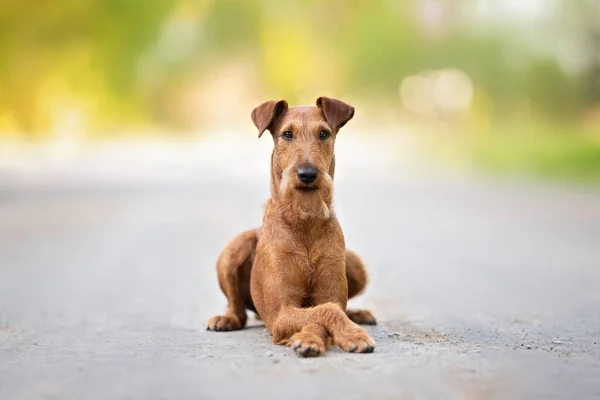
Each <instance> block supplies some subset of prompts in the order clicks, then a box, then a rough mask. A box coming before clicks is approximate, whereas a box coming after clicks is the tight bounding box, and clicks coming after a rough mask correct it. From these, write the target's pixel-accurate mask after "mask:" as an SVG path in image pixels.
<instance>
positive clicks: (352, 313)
mask: <svg viewBox="0 0 600 400" xmlns="http://www.w3.org/2000/svg"><path fill="white" fill-rule="evenodd" d="M346 315H347V316H348V318H350V319H351V320H352V321H353V322H355V323H357V324H359V325H377V320H376V319H375V317H374V316H373V314H372V313H371V311H369V310H352V309H349V310H346Z"/></svg>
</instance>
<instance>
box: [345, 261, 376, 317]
mask: <svg viewBox="0 0 600 400" xmlns="http://www.w3.org/2000/svg"><path fill="white" fill-rule="evenodd" d="M346 278H347V279H348V298H352V297H354V296H357V295H359V294H361V293H362V292H363V291H364V290H365V287H366V286H367V282H368V276H367V270H366V268H365V265H364V264H363V262H362V260H361V259H360V257H359V256H358V255H357V254H356V253H355V252H353V251H351V250H348V249H346ZM346 315H348V318H350V319H351V320H352V321H354V322H356V323H357V324H361V325H375V324H376V323H377V321H376V320H375V317H374V316H373V314H372V313H371V312H370V311H368V310H357V309H347V310H346Z"/></svg>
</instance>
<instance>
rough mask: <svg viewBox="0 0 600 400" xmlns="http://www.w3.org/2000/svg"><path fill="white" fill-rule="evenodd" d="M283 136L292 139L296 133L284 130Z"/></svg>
mask: <svg viewBox="0 0 600 400" xmlns="http://www.w3.org/2000/svg"><path fill="white" fill-rule="evenodd" d="M281 136H282V137H283V138H284V139H286V140H292V139H293V138H294V135H293V134H292V132H290V131H285V132H283V133H282V134H281Z"/></svg>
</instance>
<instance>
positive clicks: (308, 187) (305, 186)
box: [296, 185, 319, 193]
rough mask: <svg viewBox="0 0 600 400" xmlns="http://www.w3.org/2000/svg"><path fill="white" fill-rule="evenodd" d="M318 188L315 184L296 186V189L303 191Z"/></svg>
mask: <svg viewBox="0 0 600 400" xmlns="http://www.w3.org/2000/svg"><path fill="white" fill-rule="evenodd" d="M318 189H319V188H318V187H317V186H314V185H302V186H296V190H299V191H301V192H304V193H309V192H314V191H315V190H318Z"/></svg>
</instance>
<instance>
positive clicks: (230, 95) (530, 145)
mask: <svg viewBox="0 0 600 400" xmlns="http://www.w3.org/2000/svg"><path fill="white" fill-rule="evenodd" d="M319 96H328V97H335V98H339V99H341V100H343V101H346V102H348V103H350V104H352V105H353V106H355V107H356V114H355V117H354V119H353V120H352V121H350V122H349V123H348V124H347V125H346V126H345V127H344V128H343V129H342V131H341V132H340V135H339V137H338V139H337V141H336V176H335V180H336V188H335V191H336V197H335V211H336V215H337V217H338V218H339V220H340V222H341V225H342V227H343V229H344V236H345V238H346V244H347V246H348V247H349V248H351V249H353V250H355V251H357V252H358V253H359V254H360V255H361V257H363V259H364V260H365V264H366V265H367V268H368V271H369V273H370V280H371V284H370V285H369V286H368V288H367V291H366V293H365V294H364V296H360V297H359V298H358V299H356V300H354V299H353V300H352V301H351V303H350V304H351V306H352V307H357V306H358V307H363V306H364V307H366V308H369V309H371V310H372V311H373V312H374V314H375V315H376V317H377V319H378V326H377V327H372V328H369V329H371V330H370V332H371V333H373V335H374V336H373V337H374V338H375V339H376V340H377V343H378V350H376V352H375V353H374V354H372V355H370V357H365V358H360V361H358V360H359V359H358V358H353V355H346V354H342V353H333V352H332V354H331V356H330V355H329V354H328V356H327V358H326V359H324V360H317V361H316V362H315V363H314V364H310V360H309V361H308V362H309V363H303V362H297V360H296V359H295V358H293V357H291V356H288V357H286V356H287V355H288V354H291V353H289V352H288V350H289V349H285V348H282V347H281V346H273V345H272V344H271V341H270V337H269V335H268V333H267V332H265V331H264V330H263V329H262V328H260V329H247V330H244V331H241V332H231V333H223V332H221V333H218V334H217V333H214V332H207V331H205V330H204V328H205V325H206V322H207V320H208V319H209V318H210V317H212V316H214V315H217V314H221V313H223V311H224V310H225V307H226V302H225V297H224V296H223V295H222V293H221V292H220V289H219V286H218V284H217V277H216V269H215V262H216V260H217V257H218V256H219V253H220V252H221V250H222V249H223V248H224V246H225V245H226V243H227V242H228V241H229V240H230V239H231V238H232V237H233V236H234V235H236V234H237V233H239V232H241V231H242V230H246V229H249V228H251V227H255V226H258V225H260V223H261V218H262V211H263V208H262V205H263V204H264V202H265V200H266V199H267V197H268V196H269V189H270V188H269V179H268V177H269V171H270V170H269V162H270V153H271V151H272V146H273V143H272V141H271V140H270V138H269V137H268V136H269V135H263V137H262V138H261V139H260V140H259V139H258V138H257V130H256V128H255V127H254V125H253V124H252V121H251V118H250V113H251V110H252V109H253V108H254V107H256V106H257V105H258V104H260V103H262V102H263V101H266V100H270V99H286V100H288V102H289V103H290V104H294V105H295V104H315V101H316V99H317V98H318V97H319ZM599 182H600V1H598V0H368V1H367V0H327V1H324V0H286V1H277V0H102V1H100V0H53V1H48V0H45V1H44V0H20V1H19V0H0V377H1V378H4V380H3V381H2V379H1V378H0V398H7V399H8V398H75V399H79V398H96V397H97V398H103V399H104V398H111V397H115V398H123V397H128V398H129V397H132V396H133V397H139V398H144V399H145V398H156V397H162V398H173V397H189V395H190V394H191V393H195V394H196V395H197V394H208V395H206V396H202V395H201V396H200V397H202V398H212V397H214V398H219V399H223V398H234V397H239V398H247V397H248V391H247V390H248V388H254V389H256V390H262V391H263V392H264V395H263V396H262V398H265V399H268V398H289V396H288V394H289V391H288V390H289V388H292V387H301V388H302V390H301V391H300V392H299V393H301V395H302V396H304V397H303V398H311V397H314V398H327V395H326V393H327V391H329V392H331V393H332V395H331V396H330V397H331V398H338V397H340V393H342V396H341V397H344V396H345V398H401V397H402V396H400V395H399V393H408V394H407V395H406V396H405V397H402V398H415V397H416V398H418V397H423V396H418V395H417V396H412V395H410V393H411V392H412V393H413V394H414V393H421V394H423V393H430V392H432V391H433V392H434V393H438V395H437V396H436V395H432V396H426V397H428V398H442V399H452V398H460V399H466V398H502V399H506V398H510V399H519V398H524V399H533V398H544V399H545V398H578V399H579V398H581V399H583V398H596V397H597V396H598V387H600V385H599V383H600V382H599V379H600V373H599V371H600V351H599V347H598V345H597V343H596V339H597V337H598V332H600V323H599V321H598V309H600V296H599V292H598V284H597V282H599V281H600V268H598V260H600V245H599V244H598V238H599V237H600V186H599V185H598V183H599ZM251 323H252V324H253V325H258V326H260V322H257V321H254V320H251ZM213 333H214V334H213ZM232 349H235V350H234V351H232ZM380 349H381V351H380ZM274 363H280V364H279V366H277V368H279V371H278V372H277V373H276V374H275V372H274V371H273V368H274V367H273V364H274ZM57 365H60V366H61V367H60V368H56V366H57ZM248 365H251V366H252V368H248ZM341 366H343V369H340V368H338V367H341ZM282 367H283V368H282ZM315 371H319V373H315ZM504 372H508V375H509V376H512V378H511V379H510V380H505V379H504ZM333 377H336V379H331V378H333ZM524 377H526V379H523V378H524ZM313 378H315V379H317V381H315V380H313ZM450 378H452V379H450ZM454 378H460V379H462V378H465V379H466V381H467V382H471V383H472V384H469V385H466V386H465V385H458V386H457V385H455V384H454V383H453V379H454ZM232 379H236V382H237V384H232V382H233V381H232ZM449 379H450V383H449ZM460 379H459V380H460ZM523 380H525V381H526V382H524V386H525V388H524V389H523V390H524V391H522V393H523V394H524V395H523V396H522V397H519V396H516V395H514V393H511V392H510V391H509V392H500V395H499V396H498V397H492V396H491V395H488V394H489V393H491V391H494V390H496V389H497V387H496V386H501V385H502V384H503V382H506V385H505V386H508V387H509V389H514V388H517V387H518V385H516V383H517V382H520V381H523ZM315 382H316V384H315ZM336 382H337V383H336ZM432 382H435V384H433V385H432V384H431V383H432ZM324 393H325V394H324ZM333 393H335V395H333ZM440 393H443V395H439V394H440ZM451 393H455V394H456V393H458V394H457V396H456V397H453V396H451V395H449V394H451ZM465 393H466V394H465ZM469 393H470V395H469ZM136 394H137V395H136ZM236 394H237V396H234V395H236ZM38 395H39V396H38ZM177 395H179V396H177ZM386 395H387V397H386ZM53 396H54V397H53ZM323 396H325V397H323ZM357 396H362V397H357ZM257 397H260V395H257Z"/></svg>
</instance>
